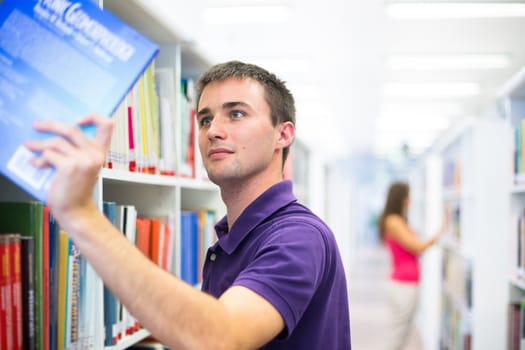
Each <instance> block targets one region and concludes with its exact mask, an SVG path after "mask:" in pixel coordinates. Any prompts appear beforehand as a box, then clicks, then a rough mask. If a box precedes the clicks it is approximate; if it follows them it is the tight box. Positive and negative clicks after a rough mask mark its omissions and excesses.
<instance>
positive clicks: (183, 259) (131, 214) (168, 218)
mask: <svg viewBox="0 0 525 350" xmlns="http://www.w3.org/2000/svg"><path fill="white" fill-rule="evenodd" d="M103 208H104V214H105V215H106V216H107V217H108V219H109V220H110V221H111V222H112V223H113V225H115V227H116V228H117V229H118V230H119V231H120V232H122V233H123V234H124V235H125V236H126V237H127V239H128V240H129V241H130V242H131V243H132V244H134V245H135V246H136V247H137V249H139V250H140V251H141V252H142V253H143V254H144V255H145V256H146V257H148V258H149V259H150V260H151V261H153V262H154V263H155V264H156V265H158V266H159V267H161V268H162V269H164V270H166V271H169V272H171V273H173V274H175V275H177V276H179V277H180V278H181V279H182V280H184V281H185V282H187V283H189V284H191V285H193V286H197V285H198V284H199V283H200V282H201V273H200V272H201V271H202V265H203V262H204V257H205V254H206V251H207V249H208V247H209V246H211V245H212V244H213V242H214V240H215V229H214V225H215V221H216V218H215V212H214V211H210V210H184V211H182V213H181V215H180V230H177V229H176V227H177V225H178V224H179V221H178V220H177V218H176V217H175V216H174V215H171V214H168V215H164V216H161V217H144V216H139V215H138V213H137V210H136V208H135V206H133V205H120V204H117V203H115V202H107V201H106V202H104V203H103ZM104 327H105V345H106V346H112V345H116V344H118V343H119V342H120V341H122V340H123V339H124V338H125V337H126V336H129V335H131V334H133V333H134V332H135V331H138V330H139V329H140V328H141V327H140V325H139V323H138V322H137V321H136V320H135V319H134V318H133V316H132V315H131V314H130V313H129V312H128V310H127V309H126V308H125V307H124V306H122V305H121V303H120V302H119V300H118V299H117V298H116V297H115V296H114V295H113V294H112V293H111V292H110V291H109V289H108V288H104Z"/></svg>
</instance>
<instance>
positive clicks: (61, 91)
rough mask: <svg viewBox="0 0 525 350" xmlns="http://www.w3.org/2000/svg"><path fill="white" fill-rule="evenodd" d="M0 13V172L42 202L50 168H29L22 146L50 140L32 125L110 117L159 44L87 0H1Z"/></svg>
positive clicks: (86, 129)
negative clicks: (27, 143) (92, 117)
mask: <svg viewBox="0 0 525 350" xmlns="http://www.w3.org/2000/svg"><path fill="white" fill-rule="evenodd" d="M0 9H1V10H0V78H1V79H2V81H3V88H2V89H0V120H1V121H2V124H3V126H2V128H0V139H2V140H4V144H3V147H2V150H1V151H0V172H2V173H3V174H5V176H6V177H8V178H9V179H11V181H13V182H14V183H16V184H17V185H18V186H20V187H21V188H23V189H24V190H26V191H27V192H28V193H30V194H31V195H32V196H33V197H35V198H36V199H39V200H41V201H45V199H46V197H47V190H48V187H49V183H50V181H51V179H52V177H53V173H54V170H53V169H52V168H49V167H48V168H44V169H40V168H36V167H34V166H33V165H32V164H31V163H30V159H31V158H32V157H33V153H32V152H30V151H29V150H28V149H27V148H26V147H24V142H25V141H27V140H39V139H45V138H49V137H50V135H49V134H46V133H41V132H37V131H35V130H34V129H33V128H32V127H31V123H32V122H33V121H35V120H50V119H53V120H59V121H62V122H65V123H68V124H75V123H76V121H77V120H78V118H79V117H82V116H85V115H87V114H89V113H98V114H101V115H107V116H110V115H112V113H113V112H114V111H115V109H116V108H117V106H118V105H119V103H120V102H121V101H122V99H123V98H124V96H125V95H126V94H127V93H128V91H129V89H130V88H131V86H132V85H133V84H134V82H135V81H136V80H137V78H138V76H139V75H140V74H141V73H142V72H143V71H144V70H145V69H146V67H147V66H148V64H149V63H150V62H151V61H152V59H153V57H154V56H155V55H156V54H157V52H158V46H157V45H156V44H155V43H153V42H151V41H150V40H149V39H147V38H145V37H144V36H143V35H141V34H140V33H138V32H137V31H135V30H134V29H133V28H131V27H129V26H128V25H127V24H125V23H124V22H122V21H121V20H120V19H118V18H117V17H115V16H113V15H112V14H111V13H110V12H108V11H106V10H103V9H101V8H100V7H98V6H97V5H96V4H94V3H93V2H92V1H88V0H76V1H58V0H50V1H33V0H3V1H2V2H0ZM15 38H16V39H15ZM93 129H94V128H93V127H92V126H86V127H82V130H83V131H84V132H85V133H86V134H87V135H89V136H92V135H93V134H94V130H93Z"/></svg>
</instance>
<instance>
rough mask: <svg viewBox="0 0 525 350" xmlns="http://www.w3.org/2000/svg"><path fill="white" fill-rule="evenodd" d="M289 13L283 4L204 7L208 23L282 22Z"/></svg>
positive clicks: (204, 18) (204, 19) (286, 18)
mask: <svg viewBox="0 0 525 350" xmlns="http://www.w3.org/2000/svg"><path fill="white" fill-rule="evenodd" d="M289 15H290V10H289V8H288V7H287V6H283V5H253V6H218V7H208V8H206V9H204V12H203V14H202V19H203V21H204V22H205V23H208V24H237V23H280V22H285V21H286V20H288V17H289Z"/></svg>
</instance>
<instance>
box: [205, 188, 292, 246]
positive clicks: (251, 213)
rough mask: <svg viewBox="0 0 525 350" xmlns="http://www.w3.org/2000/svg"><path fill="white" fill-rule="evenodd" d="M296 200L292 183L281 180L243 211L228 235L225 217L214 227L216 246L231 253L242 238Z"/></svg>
mask: <svg viewBox="0 0 525 350" xmlns="http://www.w3.org/2000/svg"><path fill="white" fill-rule="evenodd" d="M296 200H297V199H296V198H295V195H294V194H293V190H292V181H290V180H283V181H281V182H278V183H276V184H275V185H273V186H272V187H270V188H269V189H267V190H266V191H265V192H264V193H262V194H261V195H260V196H259V197H257V198H256V199H255V200H254V201H253V202H251V203H250V204H249V205H248V206H247V207H246V208H245V209H244V211H243V212H242V213H241V215H240V216H239V218H238V219H237V221H235V223H234V224H233V227H232V228H231V230H230V232H229V233H228V222H227V220H226V216H225V217H224V218H222V219H221V220H220V221H219V222H218V223H217V224H216V225H215V232H217V237H218V238H219V240H218V244H219V245H220V246H221V248H222V250H224V251H225V252H226V253H227V254H231V253H233V251H235V249H236V248H237V247H238V246H239V244H240V243H241V242H242V241H243V240H244V238H246V237H247V236H248V234H249V233H250V232H251V231H252V230H253V229H254V228H255V227H257V226H258V225H259V224H260V223H261V222H262V221H264V220H265V219H266V218H268V217H269V216H270V215H271V214H273V213H274V212H276V211H277V210H279V209H281V208H282V207H284V206H286V205H288V204H290V203H292V202H294V201H296Z"/></svg>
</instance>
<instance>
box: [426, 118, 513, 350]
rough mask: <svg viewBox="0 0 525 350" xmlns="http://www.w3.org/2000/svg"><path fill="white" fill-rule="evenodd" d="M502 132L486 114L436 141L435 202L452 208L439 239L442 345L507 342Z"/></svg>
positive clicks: (505, 132) (505, 139)
mask: <svg viewBox="0 0 525 350" xmlns="http://www.w3.org/2000/svg"><path fill="white" fill-rule="evenodd" d="M510 139H511V131H510V128H509V126H508V124H507V123H506V122H505V121H504V120H502V119H498V118H495V117H488V116H487V117H480V118H478V119H475V120H473V121H472V122H470V123H469V124H468V125H466V126H465V125H464V126H463V127H462V130H461V132H459V133H456V134H455V137H453V138H451V139H449V140H448V141H447V143H446V144H441V145H440V149H439V153H440V155H441V158H442V161H443V183H442V185H441V186H442V191H443V198H442V203H443V206H445V207H448V208H449V209H450V210H451V211H452V213H451V214H452V218H451V219H452V220H451V225H450V228H449V230H448V232H447V233H446V234H445V237H443V239H442V244H441V247H442V250H443V252H442V265H441V266H442V274H441V276H442V282H441V283H442V288H441V290H442V297H441V299H442V308H441V325H442V326H441V336H440V344H441V348H442V349H476V350H477V349H503V348H505V347H506V344H507V343H506V341H507V326H506V325H507V304H508V302H509V284H508V278H507V276H508V274H507V271H508V267H507V266H508V265H507V263H508V259H507V257H508V255H509V251H508V244H507V240H506V239H505V232H507V230H508V222H509V220H508V213H509V210H510V205H509V193H510V176H509V172H508V168H509V164H511V157H510V141H509V140H510ZM496 140H497V142H495V141H496ZM426 272H427V271H424V272H423V274H425V273H426Z"/></svg>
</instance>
